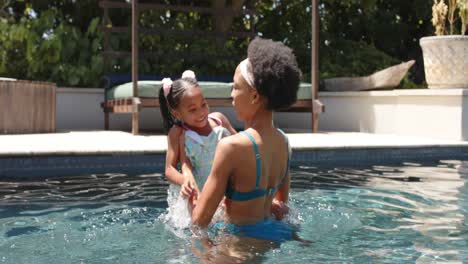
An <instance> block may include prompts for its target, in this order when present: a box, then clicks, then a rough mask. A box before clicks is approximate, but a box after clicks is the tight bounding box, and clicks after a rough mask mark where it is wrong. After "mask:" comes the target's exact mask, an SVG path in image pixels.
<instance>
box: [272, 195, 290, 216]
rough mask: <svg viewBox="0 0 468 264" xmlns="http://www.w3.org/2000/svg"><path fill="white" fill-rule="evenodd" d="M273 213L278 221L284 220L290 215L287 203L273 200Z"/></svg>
mask: <svg viewBox="0 0 468 264" xmlns="http://www.w3.org/2000/svg"><path fill="white" fill-rule="evenodd" d="M271 213H272V214H273V215H274V216H275V218H276V220H282V219H283V218H284V217H285V216H286V215H288V214H289V207H288V206H287V205H286V204H285V203H283V202H281V201H279V200H276V199H273V202H272V203H271Z"/></svg>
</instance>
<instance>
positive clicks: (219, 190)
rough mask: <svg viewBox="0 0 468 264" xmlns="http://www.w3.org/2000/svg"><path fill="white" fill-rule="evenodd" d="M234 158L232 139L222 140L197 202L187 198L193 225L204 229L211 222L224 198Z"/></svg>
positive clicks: (191, 197)
mask: <svg viewBox="0 0 468 264" xmlns="http://www.w3.org/2000/svg"><path fill="white" fill-rule="evenodd" d="M235 157H236V155H234V147H233V143H232V138H231V137H227V138H223V139H222V140H221V141H220V142H219V143H218V146H217V147H216V152H215V156H214V161H213V167H212V169H211V173H210V175H209V176H208V179H207V181H206V183H205V185H204V187H203V190H202V193H201V194H200V196H199V197H198V200H196V199H197V197H196V196H195V195H190V197H189V210H190V213H191V214H192V222H193V223H194V224H195V225H197V226H199V227H201V228H205V227H207V226H208V224H209V223H210V222H211V219H212V218H213V215H214V213H215V212H216V209H217V208H218V205H219V203H220V202H221V200H222V199H223V197H224V193H225V191H226V186H227V183H228V179H229V176H230V175H231V174H232V173H233V172H234V167H233V165H234V164H236V163H237V162H235V160H236V158H235Z"/></svg>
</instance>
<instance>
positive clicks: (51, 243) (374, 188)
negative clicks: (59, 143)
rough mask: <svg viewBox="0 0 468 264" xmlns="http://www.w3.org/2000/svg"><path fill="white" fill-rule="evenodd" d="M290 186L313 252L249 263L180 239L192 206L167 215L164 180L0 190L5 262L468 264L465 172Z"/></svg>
mask: <svg viewBox="0 0 468 264" xmlns="http://www.w3.org/2000/svg"><path fill="white" fill-rule="evenodd" d="M292 175H293V177H292V191H291V202H290V206H291V207H292V213H291V216H290V217H289V219H288V221H290V222H292V224H294V225H296V226H298V228H299V229H298V230H299V232H298V235H299V237H301V238H302V239H305V240H310V241H312V243H302V242H298V241H289V242H285V243H282V244H281V245H276V244H271V243H269V244H268V246H266V247H263V246H257V245H255V244H248V243H244V245H248V246H244V247H243V248H242V247H241V248H240V250H244V251H246V253H248V254H239V252H237V253H236V254H228V253H232V250H225V251H223V249H226V248H230V249H232V247H231V246H232V245H234V244H229V243H225V244H224V245H223V243H224V242H225V240H224V239H219V240H216V239H217V238H216V237H214V239H215V241H214V242H215V244H216V246H215V247H214V248H215V249H216V250H213V248H211V249H206V248H205V247H204V246H203V245H204V243H202V241H200V239H198V238H196V237H193V236H192V235H191V232H190V231H188V230H187V229H181V227H183V226H186V225H187V224H188V221H187V219H186V218H185V216H184V212H185V208H183V206H184V205H183V204H179V205H175V206H176V207H177V206H179V207H177V208H171V210H172V211H170V212H168V211H167V207H168V202H167V199H168V194H167V189H168V184H167V182H166V181H165V180H164V178H163V177H162V175H161V174H160V173H155V174H146V175H127V174H115V173H112V174H99V175H81V176H75V177H54V178H47V177H43V178H41V179H37V180H31V179H22V180H19V181H18V180H13V179H0V235H1V236H0V263H48V264H49V263H201V262H202V261H203V260H207V259H208V262H210V261H211V260H214V259H217V258H216V257H217V256H216V255H219V256H222V257H223V261H222V262H223V263H227V262H228V261H231V262H240V261H246V262H248V263H252V262H254V263H343V262H345V263H414V262H418V263H435V262H437V263H466V262H468V161H437V162H418V163H410V162H406V163H398V164H386V165H359V166H356V165H354V166H337V167H324V166H320V167H314V166H311V165H297V166H294V167H293V168H292ZM169 198H170V199H176V200H177V197H169ZM175 204H177V203H175ZM173 207H174V206H173ZM174 210H175V211H174ZM223 246H224V247H223ZM226 252H227V253H226ZM219 256H218V257H219Z"/></svg>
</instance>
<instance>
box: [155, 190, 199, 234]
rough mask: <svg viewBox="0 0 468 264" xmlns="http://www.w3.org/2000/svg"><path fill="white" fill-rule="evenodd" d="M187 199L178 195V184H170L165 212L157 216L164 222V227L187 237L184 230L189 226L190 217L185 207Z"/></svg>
mask: <svg viewBox="0 0 468 264" xmlns="http://www.w3.org/2000/svg"><path fill="white" fill-rule="evenodd" d="M187 202H188V200H187V199H184V198H183V197H182V196H181V195H180V186H178V185H175V184H170V185H169V188H168V190H167V204H168V207H167V209H166V212H165V213H163V214H161V215H160V216H159V218H158V219H159V220H160V221H162V222H163V223H165V224H166V227H167V228H168V229H169V230H171V231H172V232H173V233H174V234H175V235H176V236H178V237H180V238H187V235H186V233H185V232H184V230H186V229H188V228H189V227H190V224H191V222H192V219H191V217H190V214H189V212H188V208H187Z"/></svg>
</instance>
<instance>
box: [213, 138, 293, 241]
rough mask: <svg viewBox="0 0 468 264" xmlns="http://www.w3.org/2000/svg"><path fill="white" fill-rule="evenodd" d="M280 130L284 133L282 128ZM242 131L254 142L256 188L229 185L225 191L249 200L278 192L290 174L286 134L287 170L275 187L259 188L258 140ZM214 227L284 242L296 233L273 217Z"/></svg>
mask: <svg viewBox="0 0 468 264" xmlns="http://www.w3.org/2000/svg"><path fill="white" fill-rule="evenodd" d="M279 131H280V132H281V133H283V132H282V131H281V130H279ZM240 133H242V134H243V135H245V136H247V137H248V138H249V139H250V141H252V143H253V147H254V152H255V157H256V158H255V159H256V183H255V188H254V189H253V190H251V191H249V192H239V191H236V190H234V188H233V187H232V186H228V187H227V189H226V193H225V195H226V197H227V198H229V199H231V200H233V201H248V200H252V199H256V198H258V197H262V196H267V195H274V194H276V192H277V191H278V188H279V187H280V186H281V185H282V184H283V182H284V180H285V179H286V178H287V177H288V174H289V160H290V154H291V152H290V151H289V143H288V141H287V137H286V135H285V138H286V143H287V144H288V148H287V149H288V161H287V167H286V172H285V174H284V176H283V178H282V179H281V182H280V183H279V184H278V185H276V186H275V187H273V188H269V189H262V188H259V184H260V177H261V175H262V166H261V159H260V153H259V151H258V146H257V142H256V141H255V139H254V138H253V137H252V136H251V135H250V134H249V133H247V132H246V131H243V132H240ZM283 135H284V133H283ZM213 227H214V229H215V231H216V232H219V231H221V232H225V233H229V234H234V235H239V236H247V237H252V238H257V239H264V240H270V241H274V242H283V241H286V240H291V239H292V238H293V233H294V230H293V228H292V227H291V226H290V225H289V224H287V223H285V222H282V221H276V220H272V219H265V220H263V221H259V222H257V223H255V224H252V225H234V224H231V223H224V222H219V223H216V224H214V226H213Z"/></svg>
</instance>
